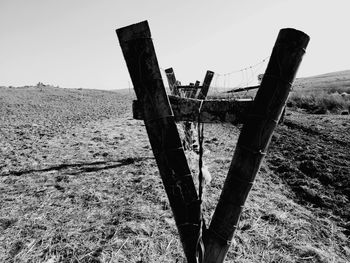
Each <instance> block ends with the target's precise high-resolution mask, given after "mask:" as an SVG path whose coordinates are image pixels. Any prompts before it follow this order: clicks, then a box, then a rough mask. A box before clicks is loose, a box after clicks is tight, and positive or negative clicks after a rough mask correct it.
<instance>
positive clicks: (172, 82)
mask: <svg viewBox="0 0 350 263" xmlns="http://www.w3.org/2000/svg"><path fill="white" fill-rule="evenodd" d="M165 74H166V77H167V79H168V83H169V89H170V92H171V95H174V96H180V92H179V90H178V89H177V81H176V77H175V72H174V70H173V68H168V69H166V70H165Z"/></svg>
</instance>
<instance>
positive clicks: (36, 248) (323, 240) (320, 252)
mask: <svg viewBox="0 0 350 263" xmlns="http://www.w3.org/2000/svg"><path fill="white" fill-rule="evenodd" d="M17 91H18V90H15V89H12V90H11V89H5V90H4V89H0V92H1V99H2V104H1V105H0V110H1V112H2V113H4V112H5V111H6V114H2V123H1V130H2V132H3V133H2V134H0V143H1V145H3V147H2V148H1V164H2V166H1V167H0V202H1V206H0V262H45V263H54V262H84V263H85V262H139V263H141V262H185V261H184V258H183V253H182V248H181V245H180V242H179V240H178V235H177V231H176V227H175V224H174V220H173V217H172V213H171V210H170V207H169V205H168V201H167V198H166V195H165V193H164V189H163V186H162V183H161V180H160V177H159V174H158V170H157V167H156V163H155V161H154V159H153V155H152V152H151V149H150V146H149V142H148V139H147V135H146V131H145V128H144V125H143V124H142V122H140V121H136V120H133V119H132V118H131V113H130V110H129V109H130V108H131V99H130V96H127V95H120V94H118V93H111V92H102V91H85V90H82V91H76V90H62V89H50V90H45V89H44V90H36V89H30V90H27V91H23V90H22V92H17ZM48 98H56V99H55V100H48ZM96 98H98V99H96ZM51 104H52V105H53V106H52V107H50V105H51ZM65 109H68V110H65ZM71 109H72V110H71ZM73 109H74V110H73ZM238 134H239V128H237V127H232V126H226V125H224V126H218V125H206V126H205V135H206V141H205V149H206V153H205V156H204V158H205V162H206V164H207V165H208V166H209V169H210V171H211V174H212V177H213V180H212V183H211V185H210V186H209V187H208V188H207V189H206V192H205V196H206V202H205V204H204V212H205V217H206V219H207V220H208V219H209V217H210V215H211V214H212V212H213V209H214V207H215V205H216V202H217V199H218V197H219V194H220V191H221V188H222V184H223V181H224V178H225V176H226V173H227V169H228V166H229V164H230V161H231V158H232V154H233V151H234V145H235V142H236V140H237V136H238ZM188 156H190V155H188ZM194 159H195V158H194ZM194 159H192V158H191V160H190V161H191V162H190V164H191V168H192V170H193V174H196V173H197V172H196V166H197V164H196V161H195V160H194ZM294 197H295V194H294V193H293V192H292V191H290V189H289V187H288V186H286V185H285V184H284V182H283V181H282V180H281V178H279V177H278V176H276V175H275V173H274V172H273V171H272V170H270V168H269V165H268V163H264V164H263V167H262V169H261V170H260V173H259V175H258V178H257V182H256V184H255V186H254V188H253V190H252V192H251V194H250V196H249V199H248V202H247V204H246V209H245V210H244V212H243V215H242V218H241V222H240V227H239V230H237V232H236V235H235V242H234V244H233V245H232V247H231V249H230V251H229V254H228V260H227V262H237V263H238V262H240V263H243V262H348V261H349V259H350V244H349V240H348V239H347V237H346V236H345V235H344V233H343V229H342V228H341V227H340V226H339V225H338V224H337V221H336V220H334V215H332V214H331V213H330V214H329V213H328V212H327V213H326V212H324V213H323V214H322V213H319V212H318V211H319V210H318V208H315V207H313V206H312V205H311V204H306V205H302V204H300V203H296V202H295V201H294Z"/></svg>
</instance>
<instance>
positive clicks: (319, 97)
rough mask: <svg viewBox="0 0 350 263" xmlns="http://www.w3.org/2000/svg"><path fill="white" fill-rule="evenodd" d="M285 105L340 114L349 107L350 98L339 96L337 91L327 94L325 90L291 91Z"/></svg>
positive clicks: (310, 110)
mask: <svg viewBox="0 0 350 263" xmlns="http://www.w3.org/2000/svg"><path fill="white" fill-rule="evenodd" d="M287 106H288V107H292V108H300V109H304V110H306V111H307V112H308V113H314V114H326V113H328V112H330V113H336V114H340V113H341V112H342V111H343V110H348V109H349V107H350V98H349V97H344V96H341V94H339V93H337V92H336V93H332V94H329V93H327V92H325V91H322V92H316V91H312V92H303V91H298V92H293V93H291V95H290V96H289V98H288V103H287Z"/></svg>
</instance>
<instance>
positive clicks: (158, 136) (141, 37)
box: [116, 21, 200, 263]
mask: <svg viewBox="0 0 350 263" xmlns="http://www.w3.org/2000/svg"><path fill="white" fill-rule="evenodd" d="M116 32H117V35H118V38H119V42H120V46H121V49H122V51H123V55H124V58H125V61H126V64H127V67H128V70H129V74H130V77H131V79H132V82H133V85H134V89H135V93H136V96H137V99H138V100H139V101H140V103H141V104H142V105H143V115H144V122H145V126H146V129H147V133H148V137H149V140H150V143H151V146H152V150H153V154H154V156H155V158H156V162H157V165H158V168H159V172H160V175H161V178H162V180H163V183H164V186H165V190H166V193H167V195H168V198H169V202H170V206H171V208H172V211H173V214H174V218H175V222H176V225H177V228H178V231H179V234H180V239H181V242H182V245H183V248H184V251H185V255H186V258H187V261H188V262H189V263H195V262H196V257H195V251H196V245H197V241H198V237H199V225H200V217H199V216H200V204H199V200H198V195H197V192H196V189H195V186H194V183H193V180H192V176H191V172H190V169H189V167H188V164H187V160H186V157H185V153H184V151H183V148H182V145H181V140H180V137H179V134H178V131H177V128H176V124H175V121H174V116H173V112H172V110H171V107H170V105H169V100H168V96H167V94H166V91H165V87H164V84H163V81H162V78H161V73H160V70H159V66H158V61H157V57H156V53H155V50H154V46H153V42H152V39H151V32H150V29H149V26H148V23H147V21H144V22H141V23H138V24H133V25H131V26H127V27H124V28H120V29H117V30H116Z"/></svg>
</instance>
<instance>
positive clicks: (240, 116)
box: [133, 96, 253, 124]
mask: <svg viewBox="0 0 350 263" xmlns="http://www.w3.org/2000/svg"><path fill="white" fill-rule="evenodd" d="M169 101H170V104H171V107H172V110H173V113H174V119H175V121H177V122H178V121H191V122H197V121H198V110H199V107H200V103H201V100H198V99H190V98H180V97H177V96H169ZM252 104H253V101H252V100H232V101H228V100H205V101H203V105H202V109H201V122H203V123H232V124H238V123H243V122H244V120H245V119H246V117H247V115H248V112H249V109H250V108H251V106H252ZM142 109H143V107H142V105H141V103H140V101H138V100H134V101H133V117H134V119H137V120H143V119H144V115H143V110H142Z"/></svg>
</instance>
